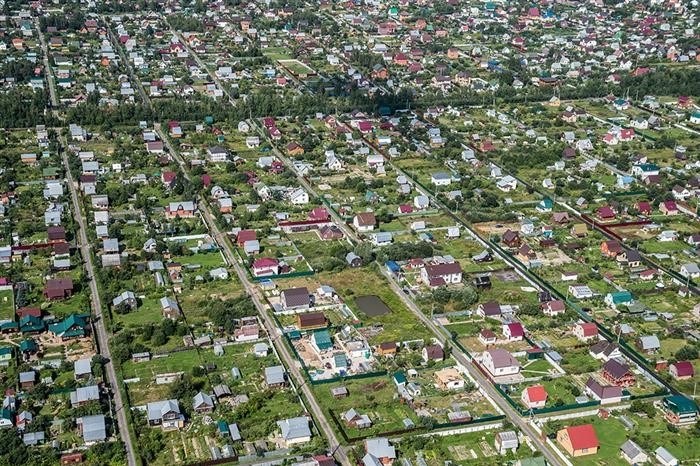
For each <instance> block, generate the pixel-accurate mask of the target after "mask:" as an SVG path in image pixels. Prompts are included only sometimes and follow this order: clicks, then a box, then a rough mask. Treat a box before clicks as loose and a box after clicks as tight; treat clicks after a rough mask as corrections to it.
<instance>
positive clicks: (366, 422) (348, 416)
mask: <svg viewBox="0 0 700 466" xmlns="http://www.w3.org/2000/svg"><path fill="white" fill-rule="evenodd" d="M340 417H341V418H342V419H343V421H344V422H345V424H347V425H348V426H350V427H355V428H357V429H365V428H367V427H372V421H371V420H370V418H369V416H367V415H366V414H360V413H358V412H357V411H356V410H355V408H350V409H349V410H347V411H346V412H344V413H342V414H341V416H340Z"/></svg>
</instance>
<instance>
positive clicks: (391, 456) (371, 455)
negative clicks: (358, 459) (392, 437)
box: [362, 437, 396, 466]
mask: <svg viewBox="0 0 700 466" xmlns="http://www.w3.org/2000/svg"><path fill="white" fill-rule="evenodd" d="M394 460H396V449H395V448H394V447H393V446H392V445H391V444H390V443H389V439H387V438H385V437H376V438H369V439H366V440H365V456H363V457H362V463H363V465H364V466H391V465H392V464H393V463H394Z"/></svg>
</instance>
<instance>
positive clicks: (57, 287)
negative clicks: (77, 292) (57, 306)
mask: <svg viewBox="0 0 700 466" xmlns="http://www.w3.org/2000/svg"><path fill="white" fill-rule="evenodd" d="M72 294H73V279H71V278H51V279H49V280H46V284H45V285H44V296H45V297H46V299H48V300H50V301H54V300H57V299H65V298H68V297H70V296H71V295H72Z"/></svg>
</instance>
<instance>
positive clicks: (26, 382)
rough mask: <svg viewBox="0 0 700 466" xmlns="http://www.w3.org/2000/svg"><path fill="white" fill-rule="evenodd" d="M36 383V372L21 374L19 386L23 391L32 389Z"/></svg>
mask: <svg viewBox="0 0 700 466" xmlns="http://www.w3.org/2000/svg"><path fill="white" fill-rule="evenodd" d="M35 383H36V372H34V371H33V370H31V371H26V372H20V373H19V386H20V387H22V389H26V388H32V387H33V386H34V384H35Z"/></svg>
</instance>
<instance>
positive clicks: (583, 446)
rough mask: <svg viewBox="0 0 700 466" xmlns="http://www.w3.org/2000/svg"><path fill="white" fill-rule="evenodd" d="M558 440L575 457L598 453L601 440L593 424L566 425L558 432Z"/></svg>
mask: <svg viewBox="0 0 700 466" xmlns="http://www.w3.org/2000/svg"><path fill="white" fill-rule="evenodd" d="M557 442H558V443H559V445H561V446H562V447H563V448H564V450H566V452H567V453H568V454H569V455H571V456H573V457H574V458H576V457H579V456H585V455H595V454H596V453H598V448H599V447H600V442H598V436H597V435H596V432H595V429H594V428H593V426H592V425H591V424H583V425H580V426H571V427H565V428H563V429H561V430H560V431H559V432H557Z"/></svg>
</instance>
